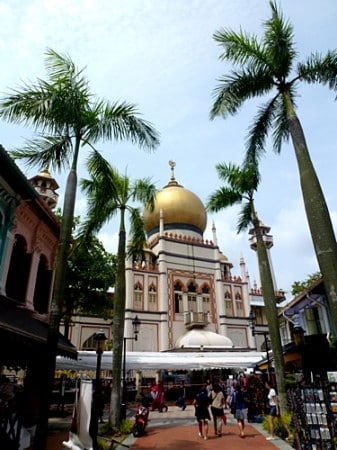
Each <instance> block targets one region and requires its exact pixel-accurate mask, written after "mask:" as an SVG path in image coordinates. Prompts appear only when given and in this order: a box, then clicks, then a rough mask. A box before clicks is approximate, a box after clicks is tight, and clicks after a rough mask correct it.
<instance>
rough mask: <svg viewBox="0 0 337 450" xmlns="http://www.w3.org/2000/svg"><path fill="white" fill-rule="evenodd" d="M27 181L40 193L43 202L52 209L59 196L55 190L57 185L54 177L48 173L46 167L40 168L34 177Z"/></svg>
mask: <svg viewBox="0 0 337 450" xmlns="http://www.w3.org/2000/svg"><path fill="white" fill-rule="evenodd" d="M29 181H30V182H31V184H32V185H33V187H34V188H35V190H36V191H37V192H38V193H39V194H40V196H41V197H42V199H43V201H44V202H45V204H46V205H47V206H48V207H49V208H50V209H54V208H55V206H56V205H57V200H58V197H59V195H58V194H57V193H56V192H55V191H56V190H57V189H58V188H59V185H58V184H57V182H56V180H55V178H53V177H52V176H51V175H50V172H49V170H48V168H45V169H43V170H41V172H40V173H39V174H37V175H35V177H33V178H31V179H30V180H29Z"/></svg>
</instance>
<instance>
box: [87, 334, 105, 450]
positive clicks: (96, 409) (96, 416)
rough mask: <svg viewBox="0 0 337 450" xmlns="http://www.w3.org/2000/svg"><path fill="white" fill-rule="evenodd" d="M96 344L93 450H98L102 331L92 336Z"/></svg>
mask: <svg viewBox="0 0 337 450" xmlns="http://www.w3.org/2000/svg"><path fill="white" fill-rule="evenodd" d="M94 340H95V343H96V353H97V363H96V378H95V384H94V392H93V401H92V408H91V423H90V435H91V438H92V443H93V449H94V450H98V445H97V433H98V420H99V407H100V401H101V382H100V378H101V362H102V353H103V352H104V350H105V341H106V340H107V337H106V336H105V333H104V330H98V331H97V333H96V334H95V336H94Z"/></svg>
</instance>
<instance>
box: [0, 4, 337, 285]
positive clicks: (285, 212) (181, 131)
mask: <svg viewBox="0 0 337 450" xmlns="http://www.w3.org/2000/svg"><path fill="white" fill-rule="evenodd" d="M280 5H281V7H282V10H283V12H284V15H285V16H286V17H288V18H289V19H290V20H291V22H292V23H293V25H294V33H295V41H296V45H297V50H298V52H299V59H304V58H306V57H307V56H309V55H310V53H311V52H312V51H319V52H322V53H325V52H326V50H327V49H333V48H336V47H337V28H336V19H337V2H336V0H321V1H320V2H318V1H317V0H281V1H280ZM0 17H1V27H0V51H1V62H2V70H1V72H0V95H1V96H3V95H4V94H6V93H8V92H9V90H10V89H11V88H15V87H17V86H19V85H22V83H23V82H26V81H32V82H34V81H35V80H36V79H37V78H38V77H40V78H45V76H46V72H45V67H44V62H45V59H44V58H45V51H46V49H47V48H52V49H54V50H56V51H57V52H59V53H62V54H68V55H70V56H71V58H72V59H73V61H74V62H75V63H76V65H77V66H78V67H80V68H83V67H85V68H86V69H85V73H86V76H87V78H88V80H89V81H90V86H91V90H92V92H93V93H95V94H97V96H99V97H103V98H105V99H107V100H111V101H115V100H121V101H124V100H125V101H127V102H131V103H135V104H137V105H138V108H139V111H140V112H141V113H142V116H143V118H144V119H146V120H148V121H150V122H152V123H153V125H154V126H155V127H156V128H157V130H158V131H159V132H160V135H161V145H160V147H159V148H158V150H157V151H156V152H155V153H146V152H144V151H143V150H140V149H139V148H137V147H135V146H132V145H131V144H118V145H117V144H114V143H109V144H104V145H103V144H102V145H101V146H100V147H99V148H100V149H101V150H102V152H103V154H104V156H105V157H106V158H107V159H109V161H111V163H112V164H113V165H114V166H116V167H117V168H118V169H119V171H121V172H125V171H126V170H127V173H128V174H129V176H130V177H131V178H138V177H152V180H153V181H154V182H155V183H156V185H157V186H158V188H161V187H162V186H164V185H165V184H166V183H167V181H168V180H169V177H170V169H169V165H168V161H169V160H174V161H175V162H176V170H175V175H176V179H177V180H178V182H179V183H181V184H182V185H184V186H185V187H186V188H188V189H190V190H192V191H193V192H195V193H196V194H197V195H198V196H199V197H200V198H201V200H202V201H203V202H206V201H207V198H208V197H209V195H210V194H211V193H212V192H213V191H214V190H216V189H217V188H218V187H219V186H220V184H221V183H220V181H219V180H218V178H217V174H216V170H215V165H216V164H217V163H219V162H230V161H231V162H236V163H241V161H242V157H243V154H244V140H245V136H246V130H247V127H248V125H249V124H250V123H251V121H252V118H253V116H254V115H255V113H256V107H257V105H258V104H259V103H261V101H260V102H254V101H252V102H250V103H247V104H246V105H245V106H244V107H243V108H242V109H241V110H240V112H239V113H238V114H237V115H236V116H235V117H232V118H228V119H226V120H223V119H220V118H219V119H216V120H214V121H212V122H211V121H210V120H209V111H210V108H211V105H212V90H213V89H214V88H215V87H216V85H217V79H218V78H219V77H220V76H221V75H222V74H224V73H226V72H228V70H229V66H227V65H226V64H225V63H223V62H221V61H219V55H220V51H221V50H220V48H219V47H218V46H217V44H216V43H215V42H214V40H213V39H212V35H213V33H214V32H215V31H217V30H219V29H220V28H222V27H225V28H231V29H233V30H235V31H238V30H239V28H240V27H242V28H243V29H244V30H246V31H249V32H252V33H256V34H257V35H259V34H261V32H262V27H261V24H262V22H263V21H264V20H265V19H267V18H268V17H269V3H268V1H267V0H72V1H69V0H25V1H22V0H6V1H1V0H0ZM298 94H299V97H298V115H299V117H300V120H301V121H302V124H303V127H304V131H305V134H306V138H307V143H308V146H309V149H310V153H311V156H312V159H313V162H314V164H315V167H316V169H317V172H318V175H319V178H320V180H321V184H322V188H323V190H324V193H325V195H326V199H327V203H328V207H329V209H330V212H331V216H332V220H333V223H334V225H335V227H336V226H337V196H336V178H337V177H336V163H337V154H336V147H337V126H336V122H337V120H336V118H337V103H336V102H335V96H334V94H333V93H332V92H330V91H329V90H328V89H327V88H323V87H312V86H311V87H307V86H305V85H303V86H301V88H300V90H299V91H298ZM29 136H30V131H29V130H27V129H25V128H23V127H21V126H14V125H9V124H7V123H4V122H2V123H1V140H0V143H1V144H2V145H3V146H4V147H5V148H6V149H11V148H14V147H19V146H20V145H21V144H22V143H23V140H24V138H25V137H29ZM86 156H87V154H86V152H85V151H84V152H83V153H82V155H81V161H80V175H81V176H82V177H84V176H86V171H85V158H86ZM20 167H21V169H22V170H23V171H24V173H25V174H26V175H27V176H32V175H34V174H35V171H32V170H29V171H28V170H27V168H25V167H24V166H23V165H22V164H20ZM261 172H262V183H261V185H260V189H259V192H258V194H257V196H256V207H257V210H258V214H259V216H260V217H261V219H262V220H263V221H264V223H265V224H266V225H268V226H270V227H271V234H272V235H273V236H274V247H273V248H272V261H273V266H274V272H275V275H276V279H277V285H278V287H279V288H282V289H284V290H285V291H289V290H290V288H291V285H292V283H293V282H294V281H297V280H298V281H299V280H303V279H305V278H306V277H307V275H309V274H312V273H313V272H316V271H317V270H318V268H317V263H316V259H315V255H314V252H313V246H312V243H311V239H310V236H309V232H308V226H307V222H306V218H305V214H304V210H303V201H302V196H301V192H300V187H299V178H298V172H297V166H296V162H295V159H294V154H293V149H292V147H291V146H290V145H284V147H283V150H282V153H281V155H275V154H274V153H273V152H272V150H271V148H267V149H266V156H265V157H264V159H263V161H262V166H261ZM54 175H55V176H56V178H57V180H58V181H59V184H60V190H59V192H60V198H61V200H60V205H61V204H62V196H63V192H64V179H65V178H64V176H61V175H60V174H54ZM77 199H78V201H77V205H76V213H77V214H84V212H85V200H84V198H83V196H82V195H81V193H80V192H78V197H77ZM237 212H238V210H237V209H235V208H231V209H228V210H226V211H224V212H222V213H218V214H216V215H213V216H209V217H208V227H207V230H206V232H205V234H204V238H205V239H212V233H211V231H210V228H211V225H212V222H213V221H214V222H215V225H216V228H217V234H218V241H219V246H220V248H221V250H222V251H223V253H225V255H226V256H227V257H228V258H229V260H230V261H231V262H232V263H233V264H234V269H233V274H234V275H238V274H239V273H240V269H239V259H240V257H241V256H243V257H244V259H245V261H246V263H247V268H248V271H249V274H250V278H251V282H252V283H253V282H254V280H256V281H257V284H258V285H259V277H258V267H257V262H256V255H255V254H254V252H253V251H252V250H250V248H249V243H248V234H247V233H242V234H240V235H237V233H236V224H237ZM116 229H117V228H116V223H110V224H109V226H107V227H106V228H105V229H104V230H103V231H102V234H101V238H102V240H103V242H104V244H105V245H106V248H107V249H108V250H110V251H115V249H116V240H117V235H116Z"/></svg>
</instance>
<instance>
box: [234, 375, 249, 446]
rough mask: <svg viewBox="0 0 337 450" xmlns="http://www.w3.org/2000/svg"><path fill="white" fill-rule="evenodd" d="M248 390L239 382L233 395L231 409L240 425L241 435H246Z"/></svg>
mask: <svg viewBox="0 0 337 450" xmlns="http://www.w3.org/2000/svg"><path fill="white" fill-rule="evenodd" d="M247 399H248V394H247V391H246V390H244V389H242V388H241V386H240V385H239V384H237V385H236V387H235V392H234V393H233V396H232V402H231V411H234V410H235V412H234V417H235V419H236V420H237V423H238V427H239V436H240V437H242V438H244V437H245V420H246V419H247V412H246V409H247Z"/></svg>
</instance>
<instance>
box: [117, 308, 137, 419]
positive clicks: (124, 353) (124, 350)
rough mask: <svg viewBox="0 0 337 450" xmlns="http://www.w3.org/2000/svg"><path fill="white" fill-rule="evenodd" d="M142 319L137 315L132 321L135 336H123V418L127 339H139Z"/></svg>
mask: <svg viewBox="0 0 337 450" xmlns="http://www.w3.org/2000/svg"><path fill="white" fill-rule="evenodd" d="M140 324H141V322H140V320H139V319H138V316H136V317H135V318H134V319H133V321H132V329H133V334H134V336H133V337H126V336H124V338H123V387H122V389H123V390H122V408H121V418H122V419H125V418H126V401H127V398H126V341H127V340H129V339H131V340H133V341H137V340H138V333H139V328H140Z"/></svg>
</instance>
